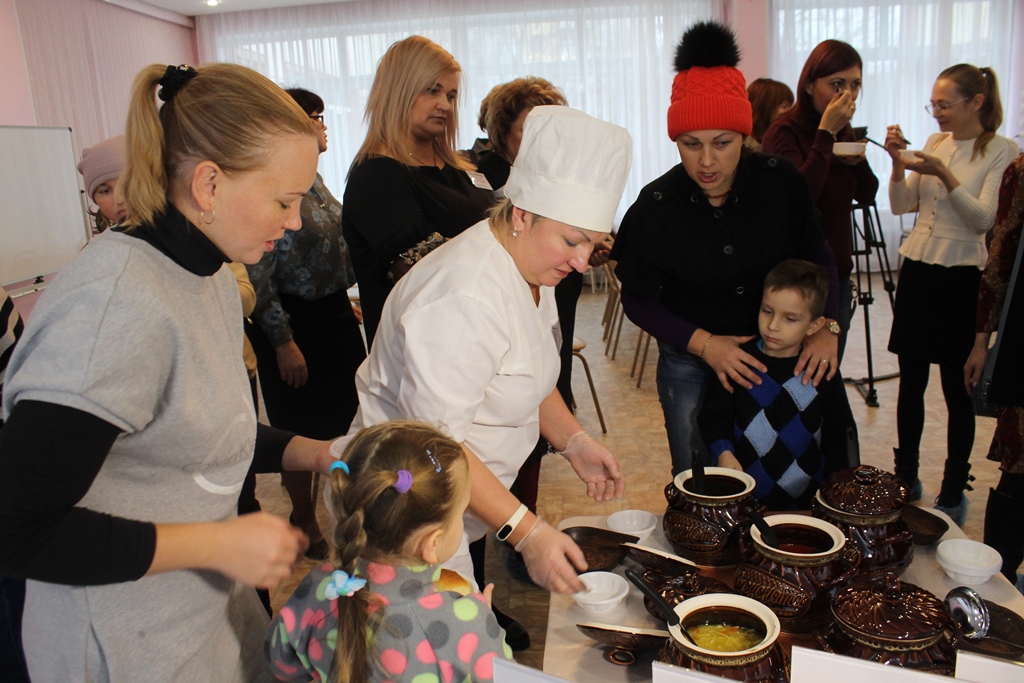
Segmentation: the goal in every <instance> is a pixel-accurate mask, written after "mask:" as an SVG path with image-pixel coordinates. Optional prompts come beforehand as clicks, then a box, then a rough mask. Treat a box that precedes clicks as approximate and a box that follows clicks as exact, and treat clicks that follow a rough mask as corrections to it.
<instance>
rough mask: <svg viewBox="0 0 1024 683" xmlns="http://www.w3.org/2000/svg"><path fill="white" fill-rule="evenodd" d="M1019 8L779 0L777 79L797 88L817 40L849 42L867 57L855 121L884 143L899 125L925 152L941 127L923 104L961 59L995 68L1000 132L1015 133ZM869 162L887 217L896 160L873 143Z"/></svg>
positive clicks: (992, 0)
mask: <svg viewBox="0 0 1024 683" xmlns="http://www.w3.org/2000/svg"><path fill="white" fill-rule="evenodd" d="M1013 11H1014V3H1013V2H1012V0H902V1H897V0H829V1H828V2H827V3H825V2H821V0H772V11H771V21H772V25H771V35H772V36H773V41H772V51H771V73H772V78H775V79H777V80H780V81H783V82H785V83H787V84H789V85H790V86H791V87H795V86H796V81H797V79H798V78H799V77H800V71H801V69H802V68H803V65H804V61H805V60H806V59H807V55H809V54H810V52H811V50H812V49H813V48H814V46H815V45H817V44H818V43H819V42H821V41H822V40H825V39H827V38H835V39H838V40H843V41H846V42H847V43H850V44H851V45H853V46H854V47H855V48H856V49H857V51H858V52H859V53H860V56H861V59H862V60H863V62H864V90H863V92H862V94H861V100H860V102H858V105H857V115H856V117H855V118H854V120H853V125H854V126H867V127H868V136H869V137H871V138H872V139H873V140H877V141H878V142H882V141H883V140H884V138H885V128H886V126H887V125H889V124H893V123H898V124H900V127H901V128H902V129H903V134H904V135H905V136H906V137H907V139H908V140H910V141H911V147H912V148H918V149H920V147H921V146H922V145H923V144H924V143H925V141H926V140H927V139H928V136H929V135H931V134H932V133H934V132H936V131H938V127H937V126H936V124H935V121H934V119H932V117H931V116H929V115H928V114H927V113H926V112H925V110H924V106H925V105H926V104H928V101H929V100H930V99H931V91H932V84H933V83H934V82H935V78H936V77H937V76H938V75H939V73H940V72H941V71H942V70H943V69H945V68H946V67H949V66H952V65H953V64H959V63H968V64H974V65H976V66H990V67H992V68H993V69H994V70H995V72H996V76H997V77H998V78H999V85H1000V89H1001V95H1002V104H1003V107H1004V124H1003V127H1002V129H1001V130H1000V131H999V132H1000V133H1001V134H1002V135H1008V136H1010V137H1013V136H1014V135H1016V134H1017V133H1018V130H1017V129H1016V121H1015V119H1016V117H1015V112H1016V107H1017V98H1018V95H1017V93H1014V92H1008V91H1007V87H1008V86H1009V84H1010V74H1011V55H1012V54H1013V51H1012V49H1011V46H1012V28H1013ZM1017 11H1021V10H1020V9H1018V10H1017ZM1008 131H1009V132H1008ZM868 161H869V162H870V163H871V167H872V168H873V169H874V171H875V173H876V174H877V175H878V177H879V180H880V181H881V188H880V189H879V191H878V202H877V203H878V205H879V207H880V209H882V214H883V221H885V220H886V218H885V215H886V214H887V213H888V212H887V209H888V206H889V199H888V195H887V190H886V186H887V183H888V177H889V171H890V170H891V168H892V167H891V163H890V161H889V157H888V155H887V154H886V153H885V151H884V150H882V149H879V148H878V147H875V146H874V145H868Z"/></svg>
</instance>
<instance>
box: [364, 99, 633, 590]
mask: <svg viewBox="0 0 1024 683" xmlns="http://www.w3.org/2000/svg"><path fill="white" fill-rule="evenodd" d="M631 160H632V140H631V138H630V136H629V133H627V132H626V131H625V130H624V129H623V128H620V127H619V126H615V125H612V124H609V123H605V122H604V121H600V120H597V119H594V118H592V117H590V116H588V115H586V114H584V113H582V112H580V111H576V110H574V109H570V108H568V107H560V106H543V107H536V108H534V110H533V111H532V112H531V113H530V115H529V116H528V117H527V119H526V123H525V125H524V129H523V140H522V145H521V147H520V151H519V156H518V157H517V158H516V162H515V165H514V166H513V168H512V171H511V173H510V175H509V179H508V183H507V184H506V185H505V195H506V199H505V200H504V201H503V202H502V203H501V204H499V205H498V206H497V207H495V209H494V210H493V212H492V213H491V216H490V218H489V219H487V220H484V221H481V222H479V223H477V224H476V225H474V226H473V227H471V228H469V229H467V230H466V231H465V232H463V233H462V234H460V235H459V236H458V237H455V238H454V239H452V240H451V241H449V242H448V243H447V244H445V245H444V246H442V247H440V248H439V249H437V250H435V251H434V252H433V253H431V254H430V255H429V256H427V257H426V258H424V259H423V260H422V261H420V262H419V263H418V264H417V265H416V267H415V268H413V269H412V270H411V271H410V272H409V274H408V275H406V276H405V277H404V278H403V279H402V280H401V282H400V283H399V284H398V286H397V287H396V288H395V289H394V290H393V291H392V292H391V295H390V296H389V297H388V300H387V303H386V304H385V306H384V311H383V316H382V319H381V324H380V327H379V329H378V331H377V340H378V341H377V343H375V344H374V345H373V348H372V350H371V353H370V356H369V357H368V358H367V360H366V362H364V363H363V365H362V366H361V367H360V368H359V372H358V373H357V374H356V388H357V390H358V392H359V405H360V408H359V413H358V414H357V415H356V418H355V421H354V422H353V430H352V431H353V432H354V431H356V430H358V429H359V428H361V427H365V426H369V425H373V424H377V423H379V422H383V421H385V420H393V419H401V418H412V419H419V420H426V421H430V422H434V423H436V424H438V425H440V426H442V427H443V428H444V429H446V430H447V431H448V432H449V433H450V434H451V436H452V437H453V438H455V439H456V440H457V441H459V442H461V443H462V445H463V447H464V448H465V450H466V454H467V457H468V458H469V462H470V471H471V474H472V479H473V489H472V495H471V498H470V504H469V512H468V513H467V516H466V524H465V531H464V537H463V541H462V546H461V548H460V549H459V552H458V553H457V554H456V556H455V557H454V558H452V559H451V560H449V562H448V563H447V566H449V567H450V568H452V569H455V570H457V571H459V572H460V573H462V574H463V575H464V576H466V577H467V578H468V577H471V576H472V567H471V563H470V559H469V552H468V544H469V542H470V541H474V540H476V539H478V538H481V537H482V536H483V535H484V534H485V533H486V532H487V530H488V529H496V530H497V531H498V537H499V538H500V539H502V540H508V541H509V542H510V543H513V544H514V545H515V546H516V550H519V551H520V552H522V553H523V557H524V560H525V561H526V565H527V569H528V570H529V572H530V576H531V577H532V578H533V580H534V581H535V582H536V583H537V584H538V585H541V586H544V587H545V588H547V589H549V590H553V591H559V592H575V591H577V590H581V589H582V588H583V586H582V584H581V583H580V581H579V579H578V577H577V572H578V571H583V570H585V569H586V562H585V560H584V558H583V553H582V552H581V551H580V549H579V547H577V546H576V544H575V543H574V542H573V541H572V539H570V538H569V537H568V536H566V535H565V534H563V533H561V532H559V531H557V530H555V529H554V528H552V527H551V526H550V525H548V524H546V523H545V522H544V521H543V520H541V519H540V518H539V517H537V516H536V515H534V514H533V513H531V512H529V511H528V510H527V509H526V506H525V505H521V504H520V502H519V501H518V500H517V499H516V498H515V497H514V496H513V495H512V494H511V493H510V492H509V490H508V489H509V486H511V484H512V482H513V480H514V479H515V476H516V472H518V470H519V466H520V465H521V464H522V462H523V460H524V459H525V458H526V457H527V456H528V455H529V454H530V451H531V450H532V449H533V447H534V445H535V444H536V443H537V438H538V435H543V436H544V437H545V438H546V439H547V440H548V441H549V442H550V443H552V444H553V445H554V446H555V447H556V448H558V450H559V451H560V452H561V453H562V454H563V456H565V458H566V459H567V460H568V461H569V463H570V464H571V465H572V467H573V469H574V470H575V471H576V473H577V474H578V475H579V477H580V479H581V480H583V481H584V482H585V483H586V485H587V495H588V496H590V497H592V498H595V499H596V500H598V501H602V500H609V499H611V498H613V497H621V495H622V493H623V490H624V484H625V481H624V479H623V476H622V470H621V468H620V467H619V464H618V462H617V461H616V460H615V458H614V456H612V454H611V453H610V452H609V451H608V449H607V448H605V447H604V446H603V445H602V444H601V443H599V442H597V441H595V440H594V439H592V438H591V437H590V436H589V435H587V433H586V432H585V431H584V430H583V428H582V427H581V426H580V423H579V422H578V421H577V420H576V418H575V417H573V415H572V413H571V412H570V411H569V409H568V408H567V407H566V405H565V402H564V401H563V400H562V397H561V395H559V393H558V391H557V390H556V389H555V381H556V379H557V378H558V371H559V357H558V345H559V344H560V343H561V340H559V339H558V326H557V323H558V314H557V311H556V309H555V299H554V286H555V285H557V284H558V283H559V282H560V281H561V280H562V279H563V278H564V277H565V276H566V275H568V274H569V273H570V272H572V271H573V270H577V271H581V272H582V271H583V270H584V269H585V268H586V267H587V260H588V258H589V257H590V254H591V252H592V251H593V249H594V245H596V244H598V243H599V242H601V241H602V240H603V239H604V238H605V236H606V235H607V233H609V232H610V231H611V229H612V222H613V219H614V217H615V211H616V208H617V207H618V204H619V200H620V199H621V196H622V190H623V187H624V185H625V182H626V175H627V173H628V172H629V166H630V163H631ZM565 341H566V343H572V340H565ZM424 457H427V456H426V454H425V455H424Z"/></svg>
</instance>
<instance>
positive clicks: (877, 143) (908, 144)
mask: <svg viewBox="0 0 1024 683" xmlns="http://www.w3.org/2000/svg"><path fill="white" fill-rule="evenodd" d="M864 139H865V140H867V141H868V142H870V143H871V144H873V145H878V146H879V147H881V148H882V149H885V145H883V144H882V143H881V142H875V141H874V140H872V139H871V138H869V137H868V136H866V135H865V136H864ZM903 142H905V143H907V147H910V140H908V139H906V138H903Z"/></svg>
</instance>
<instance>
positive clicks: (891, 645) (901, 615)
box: [815, 571, 961, 676]
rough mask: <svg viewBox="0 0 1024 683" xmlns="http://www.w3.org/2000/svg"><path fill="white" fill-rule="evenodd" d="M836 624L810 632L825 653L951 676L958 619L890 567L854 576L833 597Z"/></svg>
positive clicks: (957, 633)
mask: <svg viewBox="0 0 1024 683" xmlns="http://www.w3.org/2000/svg"><path fill="white" fill-rule="evenodd" d="M832 616H833V617H834V618H835V623H834V624H833V625H832V627H831V628H830V629H829V630H828V631H825V632H820V631H819V632H817V633H816V634H815V636H816V638H817V640H818V644H819V645H820V646H821V647H822V649H824V650H826V651H827V652H833V653H836V654H841V655H846V656H848V657H856V658H858V659H866V660H869V661H874V662H878V663H880V664H889V665H895V666H902V667H906V668H909V669H917V670H920V671H927V672H929V673H937V674H943V675H947V676H952V675H953V672H954V669H955V665H956V648H957V644H958V643H959V642H960V640H961V631H960V626H959V624H957V623H956V621H955V620H954V619H953V618H952V617H951V616H950V614H949V609H948V608H947V607H946V605H945V603H943V602H942V600H940V599H939V598H937V597H935V596H934V595H932V594H931V593H929V592H928V591H926V590H925V589H923V588H920V587H918V586H915V585H914V584H912V583H907V582H905V581H900V580H899V579H898V578H896V573H895V572H891V571H889V572H886V573H885V575H884V576H880V575H874V576H871V577H866V578H864V579H861V580H858V581H855V582H854V583H853V584H852V585H850V586H849V587H847V588H845V589H844V590H842V591H840V592H839V593H838V594H837V595H836V597H835V599H834V600H833V601H832Z"/></svg>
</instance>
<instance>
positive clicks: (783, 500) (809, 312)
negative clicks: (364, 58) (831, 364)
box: [698, 259, 856, 510]
mask: <svg viewBox="0 0 1024 683" xmlns="http://www.w3.org/2000/svg"><path fill="white" fill-rule="evenodd" d="M827 296H828V280H827V278H826V275H825V271H824V269H823V268H821V266H818V265H815V264H813V263H809V262H807V261H802V260H799V259H788V260H786V261H783V262H782V263H780V264H779V265H777V266H776V267H775V268H773V269H772V270H771V272H769V273H768V277H767V278H765V282H764V295H763V297H762V299H761V311H760V313H759V315H758V329H759V331H760V333H761V338H760V339H754V340H751V341H749V342H746V343H745V344H743V345H742V346H741V348H742V349H743V350H744V351H746V352H747V353H750V354H751V355H753V356H754V357H756V358H757V359H758V360H759V361H761V363H763V364H764V366H765V367H766V368H768V372H767V373H761V372H757V374H758V376H759V377H760V378H761V384H759V385H756V384H755V385H754V386H753V387H752V388H751V389H745V388H743V387H742V386H740V385H739V384H737V383H735V382H732V392H731V393H730V392H729V391H727V390H726V389H725V388H724V387H723V386H722V385H721V384H720V383H718V382H709V384H708V389H707V394H706V396H705V398H704V405H703V407H702V409H701V412H700V416H699V417H698V424H699V426H700V432H701V437H702V438H703V439H704V441H705V443H707V444H708V447H709V450H710V451H711V454H712V457H714V458H717V463H718V465H719V466H720V467H730V468H732V469H737V470H743V471H744V472H746V473H747V474H749V475H750V476H752V477H753V478H754V480H755V481H756V482H757V484H756V486H755V488H754V497H755V498H757V500H758V501H759V502H761V503H762V504H763V505H765V506H766V507H767V508H768V509H769V510H807V509H809V508H810V504H811V499H812V498H813V497H814V494H815V493H816V492H817V490H818V486H820V484H821V482H822V481H823V480H824V479H825V477H827V476H828V475H829V474H832V473H833V472H836V471H838V470H841V469H843V468H844V467H847V466H848V455H847V453H848V448H849V438H850V436H852V437H853V438H856V436H855V435H856V424H855V423H854V421H853V413H852V412H851V411H850V403H849V401H848V400H847V397H846V389H845V388H844V386H843V379H842V377H841V376H840V375H839V373H838V372H837V373H836V374H835V376H834V377H833V378H832V379H830V380H829V379H826V380H822V382H821V383H820V384H819V385H818V386H817V387H815V386H814V385H813V384H807V385H804V384H803V383H802V382H801V379H802V377H800V376H794V375H793V369H794V368H795V366H796V362H797V359H798V357H799V356H800V351H801V348H802V346H803V342H804V339H806V338H807V337H809V336H810V335H812V334H814V333H815V332H817V331H818V330H819V329H821V327H822V326H823V325H824V324H825V318H824V317H823V312H824V308H825V299H826V298H827ZM848 430H852V431H851V432H850V436H848Z"/></svg>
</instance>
